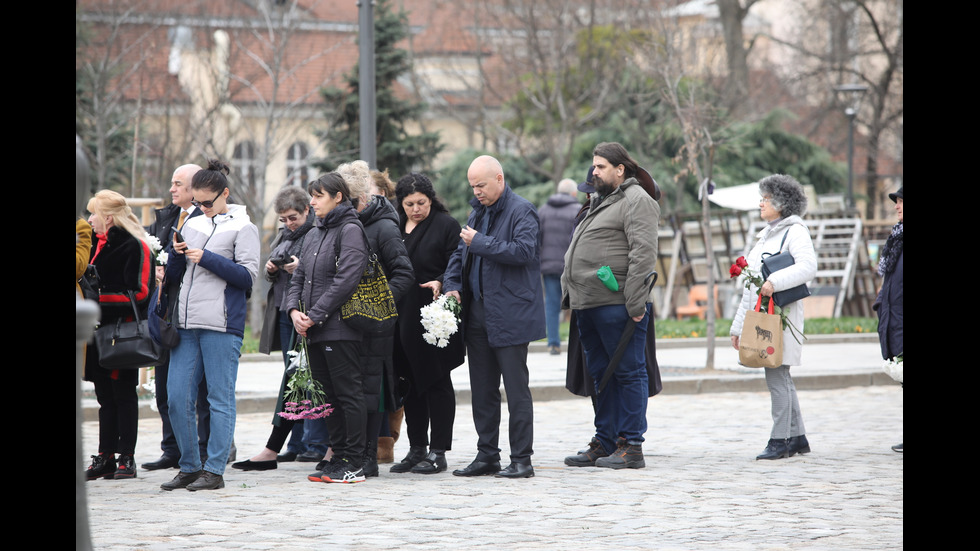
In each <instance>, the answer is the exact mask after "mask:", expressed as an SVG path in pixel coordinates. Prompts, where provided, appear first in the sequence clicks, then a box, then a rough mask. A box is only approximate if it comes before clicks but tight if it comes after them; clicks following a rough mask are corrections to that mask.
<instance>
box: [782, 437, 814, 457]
mask: <svg viewBox="0 0 980 551" xmlns="http://www.w3.org/2000/svg"><path fill="white" fill-rule="evenodd" d="M786 445H787V446H788V447H789V456H790V457H793V456H794V455H796V454H800V455H803V454H805V453H810V443H809V442H807V440H806V435H804V434H801V435H799V436H790V437H789V440H787V441H786Z"/></svg>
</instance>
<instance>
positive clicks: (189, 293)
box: [161, 160, 260, 491]
mask: <svg viewBox="0 0 980 551" xmlns="http://www.w3.org/2000/svg"><path fill="white" fill-rule="evenodd" d="M228 173H229V169H228V165H227V164H225V163H223V162H221V161H218V160H211V161H209V162H208V167H207V168H206V169H204V170H200V171H198V172H197V173H196V174H195V175H194V177H193V179H192V180H191V193H192V194H193V195H194V200H193V201H192V203H193V204H194V206H196V207H198V208H199V209H201V211H202V212H203V213H204V216H196V217H194V218H189V219H188V220H187V222H185V223H184V225H183V227H182V228H181V229H180V232H177V233H175V234H174V244H173V245H174V246H173V254H171V255H170V257H169V258H168V260H167V270H166V274H165V276H164V280H165V281H180V292H179V294H178V299H177V306H176V307H175V308H174V318H176V324H177V328H178V332H179V333H180V344H178V345H177V347H175V348H174V349H173V350H171V351H170V366H169V373H168V379H167V391H168V394H169V396H168V405H169V407H170V420H171V423H172V424H173V429H174V435H175V436H176V438H177V446H178V447H179V448H180V472H179V473H178V474H177V476H176V477H174V479H173V480H172V481H170V482H167V483H165V484H163V485H162V486H161V488H163V489H164V490H174V489H177V488H187V489H188V490H191V491H194V490H214V489H218V488H224V486H225V483H224V478H223V475H224V470H225V463H226V462H227V460H228V454H229V452H230V448H231V443H232V438H233V436H234V434H235V383H236V381H237V379H238V357H239V355H240V353H241V348H242V337H243V336H244V335H245V315H246V312H247V308H246V302H245V301H246V298H247V296H248V294H249V293H250V291H251V289H252V284H253V283H254V281H255V278H256V277H257V276H258V271H259V251H260V244H259V232H258V229H257V228H256V227H255V225H254V224H252V222H251V220H249V217H248V214H247V213H246V212H245V207H244V206H242V205H233V204H230V203H229V202H228V195H229V193H230V191H229V187H228V178H227V174H228ZM202 377H204V378H205V379H206V380H207V388H208V402H209V405H210V410H211V435H210V437H209V438H208V448H207V457H206V458H202V457H201V453H200V450H199V449H198V444H197V422H196V417H195V404H196V403H197V388H198V384H199V383H200V382H201V378H202Z"/></svg>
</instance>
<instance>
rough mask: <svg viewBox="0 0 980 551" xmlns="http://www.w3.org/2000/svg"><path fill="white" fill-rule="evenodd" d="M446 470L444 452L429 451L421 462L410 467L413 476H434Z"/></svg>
mask: <svg viewBox="0 0 980 551" xmlns="http://www.w3.org/2000/svg"><path fill="white" fill-rule="evenodd" d="M446 469H447V465H446V452H445V450H430V451H429V454H428V455H426V456H425V458H424V459H423V460H422V461H419V462H418V463H416V464H415V466H414V467H412V472H413V473H415V474H435V473H441V472H442V471H445V470H446Z"/></svg>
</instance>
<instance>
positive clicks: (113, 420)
mask: <svg viewBox="0 0 980 551" xmlns="http://www.w3.org/2000/svg"><path fill="white" fill-rule="evenodd" d="M85 365H86V366H87V367H86V370H87V372H88V378H89V380H91V381H92V383H93V384H94V385H95V398H96V400H98V402H99V453H106V454H115V453H118V454H124V455H133V453H134V452H135V451H136V435H137V434H138V432H139V399H138V398H137V395H136V385H137V384H139V370H138V369H115V370H109V369H103V368H101V367H99V354H98V352H96V347H95V345H94V344H90V345H89V346H88V348H87V350H86V358H85Z"/></svg>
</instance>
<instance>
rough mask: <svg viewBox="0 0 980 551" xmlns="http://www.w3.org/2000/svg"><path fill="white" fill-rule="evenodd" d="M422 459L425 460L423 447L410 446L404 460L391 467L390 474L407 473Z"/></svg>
mask: <svg viewBox="0 0 980 551" xmlns="http://www.w3.org/2000/svg"><path fill="white" fill-rule="evenodd" d="M423 459H425V446H412V447H411V448H409V449H408V455H406V456H405V459H402V460H401V461H399V462H398V463H395V464H394V465H392V466H391V469H390V472H393V473H407V472H409V471H411V470H412V467H414V466H415V465H417V464H418V462H419V461H422V460H423Z"/></svg>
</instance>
